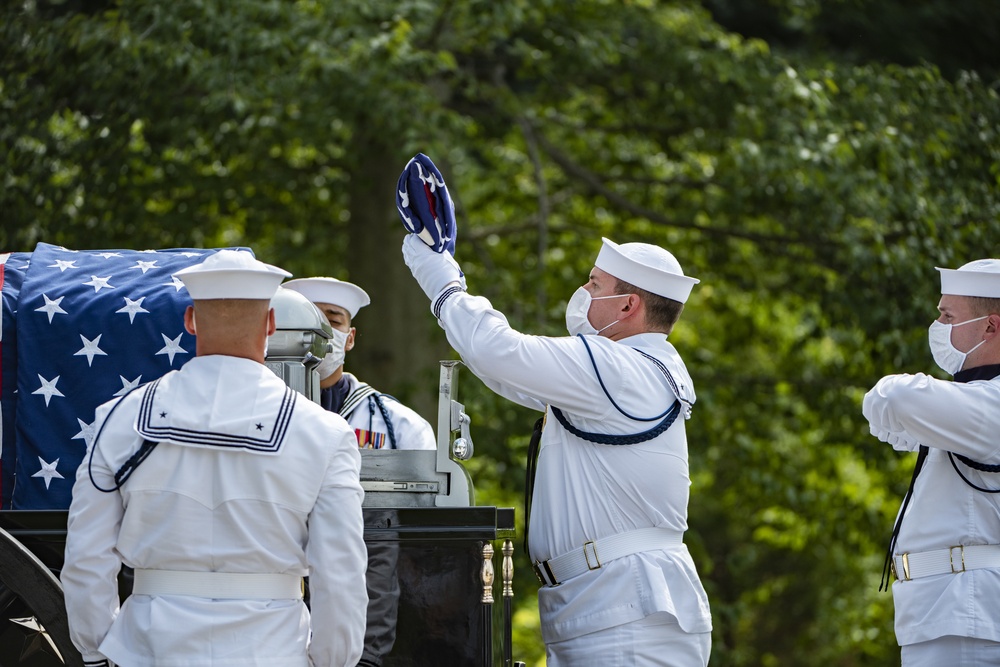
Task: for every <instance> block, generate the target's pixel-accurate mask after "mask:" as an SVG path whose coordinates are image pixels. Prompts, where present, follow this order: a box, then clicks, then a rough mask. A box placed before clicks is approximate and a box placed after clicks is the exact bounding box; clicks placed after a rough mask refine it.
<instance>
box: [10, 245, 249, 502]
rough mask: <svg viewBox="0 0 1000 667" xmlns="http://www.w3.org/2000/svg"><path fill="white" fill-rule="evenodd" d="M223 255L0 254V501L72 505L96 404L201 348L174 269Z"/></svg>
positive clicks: (47, 250)
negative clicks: (187, 320)
mask: <svg viewBox="0 0 1000 667" xmlns="http://www.w3.org/2000/svg"><path fill="white" fill-rule="evenodd" d="M244 250H245V248H244ZM214 252H217V250H216V249H212V250H203V249H191V248H177V249H170V250H143V251H136V250H87V251H78V250H69V249H66V248H61V247H58V246H53V245H49V244H47V243H39V244H38V245H37V246H36V248H35V249H34V251H33V252H31V253H24V252H15V253H9V254H6V255H4V254H0V287H2V289H0V294H2V312H0V325H2V327H0V407H2V411H0V420H2V428H0V438H2V440H0V507H2V508H3V509H65V508H67V507H69V502H70V497H71V491H72V488H73V482H74V479H75V477H76V470H77V467H78V466H79V465H80V462H81V461H82V460H83V455H84V453H85V452H86V449H87V446H88V445H89V444H90V443H91V441H92V439H93V438H94V435H95V433H94V428H93V426H94V411H95V409H96V408H97V406H99V405H101V404H102V403H104V402H106V401H109V400H111V399H113V398H114V397H116V396H122V395H124V394H125V393H126V392H128V391H129V390H131V389H133V388H135V387H137V386H139V385H141V384H145V383H147V382H150V381H152V380H155V379H156V378H158V377H160V376H161V375H163V374H164V373H167V372H168V371H171V370H175V369H178V368H180V367H181V366H182V365H183V364H184V363H185V362H186V361H187V360H189V359H191V358H192V357H193V356H194V352H195V341H194V337H193V336H191V335H190V334H188V333H187V332H186V331H185V330H184V320H183V315H184V309H185V308H186V307H187V306H188V305H190V303H191V300H190V298H189V297H188V294H187V290H186V289H185V288H184V285H183V284H182V283H181V282H180V281H179V280H176V279H175V278H173V277H172V274H173V273H175V272H176V271H178V270H180V269H182V268H184V267H186V266H190V265H192V264H197V263H200V262H202V261H204V259H205V258H206V257H207V256H209V255H210V254H212V253H214Z"/></svg>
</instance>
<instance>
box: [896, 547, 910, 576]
mask: <svg viewBox="0 0 1000 667" xmlns="http://www.w3.org/2000/svg"><path fill="white" fill-rule="evenodd" d="M902 559H903V579H902V581H910V554H909V553H905V554H903V556H902ZM893 560H895V559H893Z"/></svg>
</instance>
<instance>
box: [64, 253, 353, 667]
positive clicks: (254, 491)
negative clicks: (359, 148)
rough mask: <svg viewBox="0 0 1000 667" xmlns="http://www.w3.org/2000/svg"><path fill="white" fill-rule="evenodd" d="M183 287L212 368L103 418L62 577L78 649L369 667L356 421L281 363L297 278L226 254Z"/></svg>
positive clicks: (122, 661) (173, 375)
mask: <svg viewBox="0 0 1000 667" xmlns="http://www.w3.org/2000/svg"><path fill="white" fill-rule="evenodd" d="M175 275H176V276H177V277H178V278H179V279H180V280H181V281H182V282H183V283H184V285H185V286H186V287H187V289H188V292H189V293H190V295H191V298H192V299H193V300H194V305H193V307H189V308H188V310H187V312H186V313H185V318H184V323H185V328H186V329H187V330H188V331H189V332H190V333H192V334H195V335H196V336H197V343H196V346H197V356H196V357H195V358H194V359H192V360H191V361H190V362H188V363H187V364H185V365H184V366H183V368H181V369H180V370H179V371H172V372H170V373H168V374H167V375H165V376H163V377H162V378H160V379H159V380H157V381H154V382H152V383H149V384H147V385H144V386H141V387H139V388H138V389H136V390H135V391H133V392H132V393H130V394H127V395H126V396H124V397H122V398H121V399H118V400H116V401H112V402H109V403H106V404H104V405H102V406H101V407H100V408H98V411H97V415H96V417H97V421H96V424H97V427H98V431H97V435H96V437H95V439H94V442H93V445H92V446H91V448H90V449H89V451H88V452H87V455H86V457H85V459H84V461H83V463H82V465H81V466H80V468H79V470H78V472H77V478H76V483H75V485H74V487H73V501H72V504H71V506H70V510H69V528H68V534H67V538H66V554H65V566H64V567H63V570H62V573H61V579H62V584H63V587H64V590H65V596H66V609H67V612H68V616H69V624H70V635H71V637H72V640H73V642H74V644H75V645H76V646H77V648H78V649H79V650H80V652H81V653H82V655H83V658H84V661H85V664H87V665H90V666H95V665H107V664H109V662H108V661H109V660H110V664H119V665H127V666H128V667H154V666H156V665H171V666H176V667H198V666H203V665H204V666H223V665H224V666H226V667H236V666H237V665H238V666H240V667H245V666H248V665H249V666H259V667H275V666H279V667H309V666H314V667H317V666H321V665H322V666H324V667H334V666H335V667H343V666H350V667H353V666H354V665H355V664H357V662H358V659H359V657H360V656H361V650H362V641H363V637H364V631H365V609H366V605H367V602H368V599H367V594H366V592H365V578H364V574H365V566H366V558H367V555H366V550H365V544H364V537H363V521H362V515H361V502H362V498H363V495H364V492H363V491H362V489H361V485H360V482H359V480H358V476H359V469H360V455H359V453H358V449H357V447H356V446H355V440H354V434H353V433H352V432H351V430H350V429H349V428H348V426H347V424H346V423H345V422H344V420H343V419H341V418H340V417H339V416H337V415H335V414H331V413H330V412H327V411H326V410H323V409H322V408H321V407H320V406H318V405H316V404H315V403H313V402H311V401H308V400H306V399H305V398H304V397H302V396H301V395H299V394H297V393H295V392H293V391H291V390H290V389H288V388H287V387H286V386H285V384H284V383H283V382H282V381H281V380H280V379H279V378H278V377H277V376H275V374H274V373H272V372H271V371H269V370H268V369H267V368H266V367H265V366H264V365H263V362H264V356H265V351H264V350H265V343H266V338H267V336H268V335H269V334H270V333H273V331H274V328H275V322H274V311H273V310H271V309H270V308H269V300H270V298H271V297H272V296H273V294H274V292H275V290H276V289H277V288H278V284H279V283H280V282H281V280H282V279H283V278H284V277H287V276H288V273H287V272H285V271H282V270H281V269H278V268H276V267H271V266H269V265H266V264H264V263H262V262H259V261H257V260H255V259H253V257H252V256H251V255H250V254H249V253H246V252H239V251H231V250H223V251H219V252H218V253H216V254H214V255H212V256H210V257H209V258H208V259H206V260H205V261H204V262H203V263H201V264H199V265H196V266H194V267H191V268H188V269H184V270H182V271H179V272H178V273H177V274H175ZM122 565H127V566H130V567H132V568H134V569H135V580H134V589H133V593H132V595H131V596H130V597H129V598H128V599H127V600H125V602H124V604H122V605H121V608H119V590H118V583H117V579H116V577H117V575H118V571H119V569H120V568H121V566H122ZM305 576H308V577H309V588H310V592H311V611H310V609H308V608H307V607H306V605H305V604H304V602H303V600H302V591H303V585H302V578H303V577H305ZM311 629H312V630H313V631H312V632H311Z"/></svg>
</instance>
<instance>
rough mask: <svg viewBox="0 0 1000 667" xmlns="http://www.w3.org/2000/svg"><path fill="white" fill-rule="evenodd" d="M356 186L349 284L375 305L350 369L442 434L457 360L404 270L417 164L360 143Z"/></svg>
mask: <svg viewBox="0 0 1000 667" xmlns="http://www.w3.org/2000/svg"><path fill="white" fill-rule="evenodd" d="M350 154H351V155H354V156H356V159H357V163H356V164H355V168H354V169H353V172H354V174H356V177H355V180H353V181H352V183H351V192H350V201H351V210H350V214H351V215H350V221H349V223H348V228H349V230H350V232H349V233H350V238H349V239H348V252H347V257H346V258H345V262H346V265H347V270H348V276H349V278H348V279H349V280H350V281H351V282H353V283H355V284H357V285H359V286H360V287H362V288H363V289H364V290H365V291H366V292H368V294H369V296H370V297H371V300H372V302H371V305H369V306H367V307H366V308H364V309H362V310H361V311H360V312H359V313H358V316H357V318H356V319H355V321H354V323H353V324H354V326H355V327H357V338H356V342H355V346H354V349H353V350H352V351H351V352H350V353H349V354H348V357H347V362H346V364H345V369H346V370H347V371H349V372H351V373H354V374H355V375H357V376H358V377H359V378H361V379H362V380H364V381H365V382H368V383H369V384H371V385H372V386H373V387H375V388H376V389H378V390H379V391H382V392H384V393H387V394H391V395H393V396H395V397H396V398H398V399H399V400H400V401H402V402H403V403H405V404H407V405H409V406H410V407H411V408H413V409H414V410H416V411H417V412H418V413H420V414H421V415H422V416H423V417H424V418H425V419H427V420H428V421H429V422H430V423H431V425H432V426H433V427H434V429H435V432H436V431H437V382H438V361H439V360H440V359H447V358H452V356H453V355H452V353H450V352H449V349H450V348H448V346H447V340H446V339H445V337H444V331H443V330H442V329H441V328H440V327H439V326H437V323H436V322H435V321H434V316H433V315H432V314H431V312H430V303H429V301H428V299H427V297H426V295H424V293H423V292H422V291H421V289H420V287H419V286H418V285H417V283H416V281H414V279H413V277H412V276H411V275H410V271H409V269H407V268H406V265H405V264H404V263H403V256H402V252H401V250H400V247H401V245H402V241H403V237H404V235H405V230H404V229H403V226H402V223H400V221H399V215H398V214H397V212H396V200H395V195H394V192H395V188H396V180H397V179H398V178H399V174H400V172H402V170H403V167H404V166H405V165H406V161H407V160H408V159H409V158H410V157H412V156H410V155H402V154H400V152H399V151H398V150H397V149H394V148H392V147H390V146H387V145H384V144H383V142H381V141H379V140H378V138H376V137H372V136H363V135H361V134H359V135H356V137H355V141H354V145H353V147H352V150H351V151H350Z"/></svg>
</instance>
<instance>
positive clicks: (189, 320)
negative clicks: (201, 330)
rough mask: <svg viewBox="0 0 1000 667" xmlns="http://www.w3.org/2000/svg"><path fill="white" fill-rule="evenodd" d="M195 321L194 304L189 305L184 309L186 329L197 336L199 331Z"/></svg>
mask: <svg viewBox="0 0 1000 667" xmlns="http://www.w3.org/2000/svg"><path fill="white" fill-rule="evenodd" d="M196 329H197V328H196V327H195V322H194V306H188V307H187V309H186V310H185V311H184V330H185V331H187V332H188V333H189V334H191V335H192V336H197V335H198V332H197V330H196Z"/></svg>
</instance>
